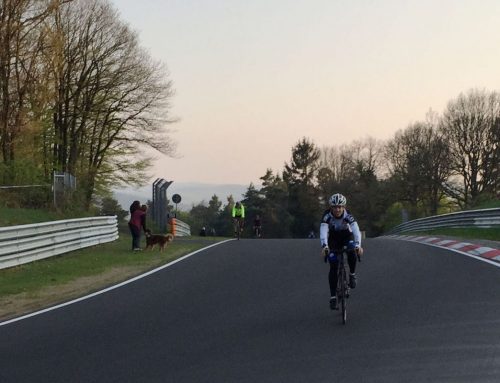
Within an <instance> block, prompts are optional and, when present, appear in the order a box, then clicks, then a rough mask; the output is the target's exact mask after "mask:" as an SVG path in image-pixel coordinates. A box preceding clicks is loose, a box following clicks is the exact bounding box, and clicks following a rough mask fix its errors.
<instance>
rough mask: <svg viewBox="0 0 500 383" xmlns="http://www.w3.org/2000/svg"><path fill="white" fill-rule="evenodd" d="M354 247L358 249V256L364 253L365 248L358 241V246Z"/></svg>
mask: <svg viewBox="0 0 500 383" xmlns="http://www.w3.org/2000/svg"><path fill="white" fill-rule="evenodd" d="M354 249H355V250H356V254H358V256H361V255H363V248H362V247H361V246H360V245H359V244H358V243H356V246H355V248H354Z"/></svg>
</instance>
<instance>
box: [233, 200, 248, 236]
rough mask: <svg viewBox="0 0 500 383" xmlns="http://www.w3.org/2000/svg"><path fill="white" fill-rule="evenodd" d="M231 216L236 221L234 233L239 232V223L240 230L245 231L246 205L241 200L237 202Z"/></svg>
mask: <svg viewBox="0 0 500 383" xmlns="http://www.w3.org/2000/svg"><path fill="white" fill-rule="evenodd" d="M231 216H232V217H233V222H234V235H235V236H236V235H237V234H238V223H239V227H240V232H242V231H243V223H244V219H245V206H243V204H242V203H241V202H239V201H238V202H236V204H235V205H234V206H233V209H232V211H231Z"/></svg>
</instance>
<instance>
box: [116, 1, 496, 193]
mask: <svg viewBox="0 0 500 383" xmlns="http://www.w3.org/2000/svg"><path fill="white" fill-rule="evenodd" d="M113 4H114V5H115V7H116V8H117V9H118V10H119V12H120V16H121V19H122V20H123V21H125V22H127V23H128V24H129V25H130V27H131V28H132V29H134V30H135V31H137V33H138V34H139V39H140V41H141V45H142V46H143V47H145V48H146V49H147V50H148V51H149V52H150V54H151V56H152V57H153V58H154V59H157V60H160V61H162V62H163V63H165V64H166V66H167V67H168V70H169V73H170V79H171V80H172V81H173V85H174V89H175V92H176V93H175V96H174V97H173V99H172V100H171V104H172V108H171V111H170V112H171V117H175V118H178V122H176V123H175V124H172V125H170V126H169V128H170V129H173V130H174V131H173V132H172V133H171V136H172V138H173V139H174V140H175V141H176V142H177V151H178V158H168V157H165V156H159V159H158V160H157V161H156V165H155V169H154V172H153V173H154V174H153V180H154V177H160V178H165V179H168V180H174V181H175V182H202V183H217V184H246V185H248V184H249V183H250V182H253V183H254V184H259V183H260V180H259V178H260V177H261V176H262V175H264V174H265V172H266V169H267V168H271V169H273V171H275V172H276V171H279V172H281V171H282V170H283V165H284V162H285V161H290V158H291V149H292V147H293V146H294V145H295V144H296V143H297V142H298V141H299V140H300V139H301V138H302V137H308V138H310V139H311V140H312V141H313V142H314V143H315V144H316V145H317V146H318V147H322V146H334V145H339V144H349V143H351V142H352V141H354V140H360V139H364V138H367V137H374V138H377V139H380V140H388V139H390V138H392V137H393V136H394V134H395V133H396V132H397V131H398V130H399V129H405V128H406V127H407V126H408V124H410V123H412V122H415V121H421V120H424V119H425V115H426V113H427V112H428V111H429V109H432V110H434V111H436V112H438V113H441V112H442V111H443V110H444V108H445V107H446V104H447V103H448V102H449V101H450V100H452V99H454V98H456V97H457V96H458V95H459V94H460V93H461V92H467V91H468V90H469V89H471V88H478V89H486V90H489V91H493V90H499V88H500V22H499V20H500V1H498V0H481V1H478V0H470V1H469V0H439V1H435V0H415V1H413V0H377V1H375V0H373V1H368V0H343V1H337V0H294V1H291V0H286V1H285V0H252V1H248V0H245V1H243V0H210V1H208V0H143V1H137V0H114V1H113Z"/></svg>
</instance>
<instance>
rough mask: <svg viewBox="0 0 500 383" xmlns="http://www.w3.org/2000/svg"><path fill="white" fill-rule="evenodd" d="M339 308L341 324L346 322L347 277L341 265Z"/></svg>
mask: <svg viewBox="0 0 500 383" xmlns="http://www.w3.org/2000/svg"><path fill="white" fill-rule="evenodd" d="M340 307H341V311H342V324H346V322H347V275H346V271H345V267H344V265H343V264H342V269H341V271H340Z"/></svg>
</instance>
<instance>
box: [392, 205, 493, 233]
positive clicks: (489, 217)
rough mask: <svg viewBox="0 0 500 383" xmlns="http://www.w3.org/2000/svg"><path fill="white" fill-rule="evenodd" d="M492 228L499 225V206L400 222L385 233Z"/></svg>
mask: <svg viewBox="0 0 500 383" xmlns="http://www.w3.org/2000/svg"><path fill="white" fill-rule="evenodd" d="M443 227H445V228H469V227H479V228H492V227H500V208H493V209H480V210H466V211H461V212H457V213H449V214H442V215H435V216H432V217H426V218H419V219H415V220H413V221H408V222H405V223H402V224H400V225H398V226H396V227H394V228H392V229H391V230H390V231H389V232H387V233H385V234H387V235H388V234H399V233H403V232H418V231H426V230H431V229H438V228H443Z"/></svg>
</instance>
